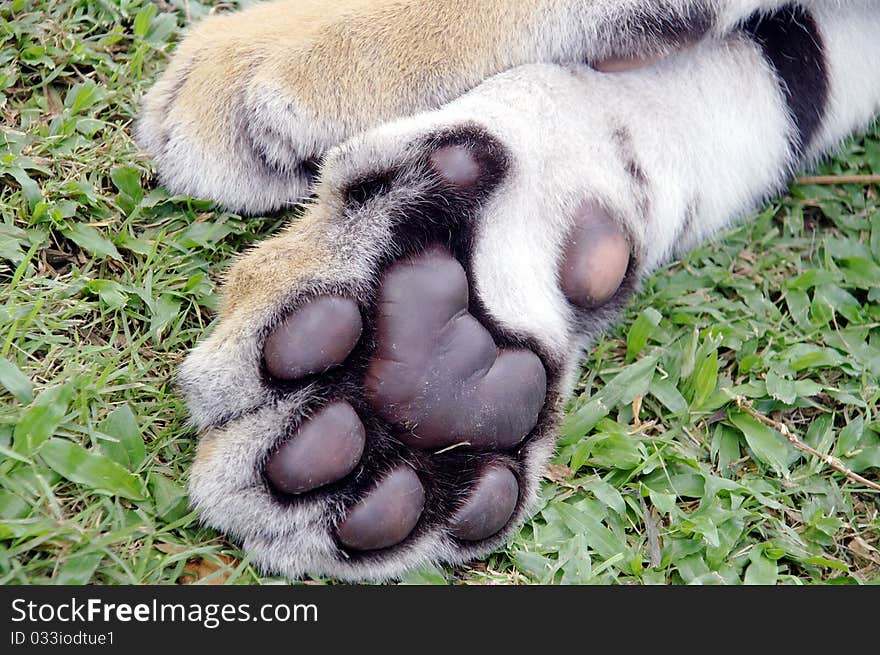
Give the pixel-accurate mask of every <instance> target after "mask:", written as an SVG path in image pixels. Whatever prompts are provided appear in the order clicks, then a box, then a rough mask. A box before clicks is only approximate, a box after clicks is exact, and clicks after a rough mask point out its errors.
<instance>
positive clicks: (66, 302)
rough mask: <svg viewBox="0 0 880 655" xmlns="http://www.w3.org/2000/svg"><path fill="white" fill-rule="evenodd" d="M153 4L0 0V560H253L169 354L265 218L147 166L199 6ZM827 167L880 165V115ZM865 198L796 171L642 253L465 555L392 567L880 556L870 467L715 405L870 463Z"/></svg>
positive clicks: (700, 565)
mask: <svg viewBox="0 0 880 655" xmlns="http://www.w3.org/2000/svg"><path fill="white" fill-rule="evenodd" d="M161 6H162V7H163V9H162V11H159V12H157V11H156V8H155V6H154V5H153V4H151V3H150V2H148V1H146V0H130V1H126V0H122V1H117V2H111V1H110V0H92V1H86V0H69V1H66V2H65V1H62V0H37V1H34V0H13V1H12V2H11V3H10V2H5V3H3V5H2V8H0V114H2V128H0V129H2V138H0V214H2V222H0V285H2V286H0V385H2V387H3V388H2V389H0V582H2V583H4V584H18V583H50V582H51V583H85V582H94V583H106V584H112V583H179V582H183V581H186V580H191V579H193V578H203V579H205V581H208V582H211V581H214V582H217V581H224V580H225V581H226V582H231V583H257V582H263V581H265V579H264V578H262V577H261V575H260V573H259V572H258V571H256V570H255V569H253V568H252V567H251V566H250V565H249V564H248V561H247V559H246V558H245V557H243V556H242V554H241V552H240V551H238V550H237V549H236V548H235V547H234V546H233V545H231V544H229V543H227V542H226V541H225V540H224V539H223V538H222V537H220V536H219V535H217V534H215V533H214V532H212V531H209V530H205V529H202V528H200V527H199V526H198V523H197V521H196V520H195V518H194V516H193V515H192V514H191V513H189V511H188V508H187V500H186V494H185V479H186V474H187V470H188V467H189V464H190V462H191V460H192V457H193V451H194V435H193V433H192V431H191V430H190V429H189V428H188V427H187V426H186V423H185V420H186V418H185V416H186V415H185V411H184V407H183V405H182V403H181V400H180V398H179V397H178V396H177V394H176V393H175V390H174V387H173V382H172V380H173V374H174V370H175V368H176V367H177V365H178V364H179V363H180V361H181V358H182V357H183V355H184V353H185V352H186V351H187V349H188V348H189V347H191V346H192V345H193V344H194V343H195V341H196V340H197V339H198V338H199V336H200V335H202V334H203V333H204V332H205V331H206V329H207V328H208V327H209V325H210V322H211V320H212V319H213V317H214V298H215V296H214V292H215V290H216V285H217V277H218V274H219V273H220V272H221V271H222V270H223V268H224V267H225V266H226V265H227V264H228V263H229V261H230V260H231V259H232V258H233V257H234V255H235V253H236V252H238V251H240V250H241V249H242V248H243V247H245V246H246V245H247V244H251V243H254V242H256V241H258V240H259V239H260V238H261V237H263V236H265V235H267V234H269V233H271V232H272V231H273V230H275V229H276V228H277V227H278V225H279V224H280V222H281V220H280V219H277V218H274V219H263V220H247V221H245V220H242V219H241V218H240V217H238V216H235V215H233V214H228V213H222V212H218V211H216V210H214V209H213V208H212V206H211V205H210V204H207V203H204V202H197V201H193V200H190V199H187V198H169V197H168V195H167V194H166V193H165V192H164V191H163V190H162V189H159V188H156V186H155V182H154V181H153V180H152V177H151V171H150V165H149V162H148V161H146V160H145V159H144V158H143V157H141V156H139V155H138V154H137V150H136V148H135V146H134V145H133V143H132V140H131V135H130V134H131V131H130V127H131V121H132V118H133V116H134V113H135V99H136V97H137V96H138V94H139V92H140V91H141V90H142V89H144V88H145V87H146V86H147V85H148V84H149V82H150V80H152V79H154V78H155V76H156V75H157V73H158V71H159V70H161V68H162V67H163V66H164V64H165V62H166V60H167V53H168V52H169V50H170V49H171V45H172V43H173V41H174V40H175V39H176V37H177V34H178V33H179V30H180V29H181V28H182V26H183V25H184V24H185V23H186V20H187V19H186V15H185V12H184V8H188V11H189V16H190V17H191V18H192V19H193V20H195V19H197V18H198V17H199V16H201V15H203V14H204V13H205V12H206V11H207V9H206V7H205V6H203V5H202V4H200V3H198V2H196V1H195V0H190V1H189V2H184V0H173V2H172V5H167V4H165V3H162V5H161ZM174 6H177V7H179V8H180V9H179V11H177V12H176V13H175V12H173V8H174ZM823 172H824V173H828V174H838V173H880V134H878V132H877V131H873V132H872V133H871V134H869V135H868V136H867V137H865V138H864V139H861V140H855V141H853V142H851V143H849V144H848V145H847V146H846V147H845V148H844V149H843V151H842V152H841V154H840V155H839V156H838V157H837V158H836V159H835V160H834V161H833V162H832V163H830V164H828V165H826V166H825V167H824V169H823ZM706 183H707V184H711V183H712V181H711V180H706ZM878 205H880V201H878V187H877V186H876V185H875V186H870V185H861V186H859V185H836V186H799V187H794V188H793V189H792V190H791V192H790V194H789V195H787V196H786V197H784V198H781V199H779V200H777V201H776V202H775V203H774V204H773V205H772V206H770V207H768V208H767V209H766V210H765V211H763V212H761V213H760V215H758V216H757V217H755V219H754V220H752V221H750V222H749V224H748V225H747V226H746V227H744V228H742V229H740V230H738V231H736V232H734V233H732V234H729V235H727V236H725V237H724V238H723V240H719V241H718V242H717V243H715V244H713V245H709V246H706V247H704V248H701V249H699V250H697V251H694V252H692V253H691V254H690V255H689V256H688V257H687V259H685V260H684V261H683V262H679V263H677V264H674V265H672V266H670V267H668V268H666V269H665V270H662V271H660V272H658V273H657V274H656V275H655V276H654V277H653V278H651V279H650V280H649V281H648V282H647V284H646V286H645V288H644V290H643V291H642V292H641V293H640V294H639V295H638V296H637V297H636V298H635V299H634V301H633V302H632V303H631V304H630V306H629V310H628V312H627V316H626V319H625V320H624V321H623V322H622V323H621V325H620V326H619V327H618V328H617V329H616V330H615V331H614V332H613V333H612V334H610V335H609V336H607V337H606V338H605V339H603V340H602V341H601V342H600V343H599V344H598V345H597V347H596V348H595V349H594V350H593V352H592V354H591V355H590V356H589V357H588V358H587V360H586V361H585V363H584V374H583V377H582V380H581V385H580V388H579V391H578V394H577V397H576V399H575V400H574V401H573V402H572V407H571V409H570V411H569V413H568V417H567V419H566V422H565V424H564V426H563V428H562V440H561V446H560V449H559V454H558V457H557V458H556V460H555V466H554V467H552V472H551V473H550V474H549V477H550V478H552V480H548V481H547V483H546V484H545V485H544V487H543V490H542V494H541V496H542V499H543V503H542V504H543V507H542V508H541V510H540V511H539V512H538V513H537V515H536V516H535V518H534V519H533V520H532V521H531V522H530V523H529V524H528V525H527V526H526V527H525V528H524V529H523V531H522V533H521V534H520V535H519V536H517V537H516V538H515V539H514V540H513V542H512V543H511V544H510V546H509V547H508V548H507V549H506V550H504V551H501V552H498V553H496V554H494V555H492V556H490V557H489V558H487V559H486V560H484V561H483V562H478V563H476V564H474V565H473V566H471V567H469V568H461V569H457V570H454V571H451V570H444V571H440V570H434V569H431V570H426V571H423V572H421V573H419V574H417V575H414V576H411V578H410V581H413V582H440V583H451V582H461V581H464V582H471V583H480V582H522V583H526V582H598V583H610V582H621V583H633V582H636V583H682V582H686V583H691V582H697V583H700V582H701V583H716V582H722V583H738V582H763V583H771V582H780V583H795V584H799V583H816V582H833V583H861V582H869V581H877V580H878V579H880V512H878V509H880V503H878V493H877V492H874V491H871V490H870V489H868V488H867V487H865V486H863V485H860V484H857V483H853V482H851V481H849V480H847V479H846V477H844V475H842V474H840V473H837V472H834V471H833V470H831V469H830V468H829V467H828V466H827V465H826V464H825V463H823V462H821V461H820V460H819V459H818V458H816V457H813V456H808V455H804V454H802V453H801V452H799V451H796V450H795V449H794V448H792V447H791V446H789V445H787V444H786V442H785V441H784V440H783V438H782V437H781V436H780V434H779V433H778V432H777V431H776V430H775V429H773V428H770V427H766V426H764V425H763V424H761V423H759V422H758V421H757V420H756V419H755V418H754V417H753V414H752V413H749V412H748V411H747V410H746V409H741V408H740V407H739V406H738V404H737V399H745V401H744V402H745V403H746V404H747V407H750V408H753V412H754V413H757V414H760V415H762V416H766V417H771V418H772V420H774V421H776V422H778V423H780V424H784V425H786V426H787V427H788V428H789V429H790V430H791V431H792V432H793V433H795V434H796V435H798V437H799V438H800V439H802V440H803V441H804V442H805V443H807V444H809V445H811V446H813V447H814V448H816V449H817V450H818V451H820V452H822V453H829V454H833V455H834V456H836V457H839V458H841V460H842V461H843V462H844V463H845V464H846V466H848V467H850V468H851V469H852V470H853V471H855V472H859V473H862V474H864V475H865V476H866V477H868V478H873V479H876V478H877V469H878V468H880V420H878V417H877V411H878V398H880V388H878V387H880V385H878V376H880V329H878V326H880V209H878ZM636 410H638V412H637V417H636V416H634V413H635V412H636ZM206 576H207V577H206Z"/></svg>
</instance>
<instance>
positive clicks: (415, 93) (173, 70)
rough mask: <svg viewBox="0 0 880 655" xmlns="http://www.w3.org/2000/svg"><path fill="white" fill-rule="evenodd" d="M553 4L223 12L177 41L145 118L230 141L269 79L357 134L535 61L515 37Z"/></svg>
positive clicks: (429, 1) (206, 139)
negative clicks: (237, 116)
mask: <svg viewBox="0 0 880 655" xmlns="http://www.w3.org/2000/svg"><path fill="white" fill-rule="evenodd" d="M545 3H546V0H534V1H532V2H510V1H509V0H481V1H480V2H471V1H469V0H343V1H339V2H333V3H328V2H324V1H322V0H280V1H276V2H266V3H260V4H257V5H255V6H253V7H250V8H249V9H246V10H244V11H241V12H237V13H235V14H228V15H218V16H212V17H210V18H208V19H206V20H203V21H202V22H200V23H199V24H197V25H196V26H194V27H193V28H192V29H191V30H190V31H189V33H188V35H187V36H186V38H185V39H184V40H183V41H182V42H181V44H180V45H179V46H178V48H177V51H176V53H175V55H174V57H173V58H172V62H171V64H170V66H169V67H168V70H167V71H166V72H165V74H164V75H163V77H162V79H161V80H160V81H159V82H158V83H157V84H156V85H155V86H154V87H153V88H152V90H151V91H150V93H149V94H148V95H147V96H146V98H145V101H144V113H145V114H157V113H161V114H162V115H161V116H159V117H158V118H160V119H161V120H162V121H165V120H172V121H177V122H180V123H182V124H184V125H186V126H187V128H188V130H190V134H191V136H193V137H194V138H197V139H198V140H199V141H201V142H202V143H204V144H208V145H212V146H222V145H224V144H223V140H224V139H225V138H226V137H227V136H228V135H229V134H230V133H231V130H230V129H229V126H228V125H227V123H228V122H229V120H230V117H231V113H232V112H231V110H232V109H233V108H234V106H235V104H236V102H237V98H236V96H237V95H239V94H240V93H241V91H242V89H243V88H244V87H245V86H246V85H249V84H260V83H262V84H265V85H267V86H269V87H270V88H273V89H277V90H278V91H279V92H280V93H282V94H283V95H285V96H288V97H289V98H290V99H291V100H293V101H295V102H296V105H297V108H298V109H299V110H301V111H302V112H304V113H305V114H306V115H307V116H310V117H315V118H316V117H321V118H322V119H324V120H328V119H332V120H333V121H334V122H335V123H338V124H340V125H343V126H344V127H345V128H346V131H347V132H348V133H354V132H358V131H361V130H362V129H363V128H365V127H367V126H370V125H374V124H376V123H378V122H381V121H383V120H386V119H388V118H390V117H392V116H397V115H400V114H404V113H411V112H413V111H416V110H418V109H422V108H425V106H426V105H428V104H440V103H441V102H444V101H446V100H448V99H449V98H451V97H455V96H457V95H459V94H460V93H461V92H462V91H464V90H466V89H467V88H469V87H472V86H475V85H476V84H478V83H479V82H480V81H482V80H483V79H485V78H486V77H487V76H489V75H491V74H492V73H493V72H496V71H498V70H501V69H503V68H507V67H509V66H511V65H515V64H516V63H519V62H520V60H525V59H526V58H527V57H525V56H521V57H518V56H517V54H518V50H521V48H517V47H516V44H515V43H513V42H512V41H513V39H514V37H516V36H518V35H521V34H522V33H523V31H524V30H525V29H527V27H528V20H529V16H531V15H535V13H536V12H539V11H541V7H540V5H542V4H545ZM437 26H443V27H439V28H438V27H437ZM524 54H525V53H523V55H524ZM360 62H369V67H366V65H365V64H360V65H359V63H360ZM172 95H173V97H172ZM426 101H428V102H426Z"/></svg>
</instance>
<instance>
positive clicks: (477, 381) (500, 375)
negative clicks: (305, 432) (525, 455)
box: [366, 248, 547, 449]
mask: <svg viewBox="0 0 880 655" xmlns="http://www.w3.org/2000/svg"><path fill="white" fill-rule="evenodd" d="M376 329H377V341H378V345H377V347H376V351H375V353H374V356H373V359H372V361H371V362H370V366H369V370H368V373H367V380H366V392H367V398H368V399H369V401H370V403H371V404H372V405H373V407H374V408H375V409H376V411H377V412H378V413H379V414H380V415H381V416H382V417H383V418H385V419H386V420H388V421H391V422H392V423H395V424H397V425H399V426H401V427H403V428H405V429H404V431H403V432H402V433H401V434H400V437H399V438H400V439H401V440H402V441H403V442H404V443H406V444H407V445H409V446H412V447H415V448H447V447H449V446H453V445H457V444H467V445H470V446H472V447H474V448H501V449H506V448H511V447H513V446H515V445H516V444H518V443H519V442H520V441H522V440H523V439H524V438H525V437H526V436H527V435H528V434H529V432H531V430H532V428H534V427H535V425H536V424H537V422H538V415H539V413H540V411H541V407H542V406H543V405H544V398H545V396H546V392H547V376H546V373H545V371H544V366H543V364H542V363H541V360H540V359H539V358H538V357H537V355H535V354H534V353H533V352H531V351H528V350H499V349H498V348H497V347H496V345H495V342H494V341H493V339H492V336H491V335H490V334H489V332H488V331H487V330H486V328H485V327H483V326H482V325H481V324H480V323H479V322H478V321H477V319H476V318H474V317H473V316H472V315H471V314H470V313H468V283H467V277H466V276H465V272H464V269H463V268H462V267H461V265H460V264H459V263H458V262H457V261H456V260H455V259H453V258H452V256H451V255H449V254H448V253H447V252H445V251H444V250H442V249H440V248H434V249H431V250H429V251H427V252H425V253H423V254H422V255H420V256H418V257H416V258H413V259H409V260H404V261H401V262H398V263H396V264H394V265H393V266H392V267H391V268H390V269H389V270H388V271H387V273H386V274H385V277H384V279H383V282H382V286H381V289H380V294H379V301H378V305H377V320H376Z"/></svg>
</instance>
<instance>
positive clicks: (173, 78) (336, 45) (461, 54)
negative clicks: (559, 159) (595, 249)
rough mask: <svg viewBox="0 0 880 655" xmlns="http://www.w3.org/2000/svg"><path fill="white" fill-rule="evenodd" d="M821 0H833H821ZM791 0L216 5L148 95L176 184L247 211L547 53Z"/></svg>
mask: <svg viewBox="0 0 880 655" xmlns="http://www.w3.org/2000/svg"><path fill="white" fill-rule="evenodd" d="M814 2H815V3H816V4H818V5H823V4H825V5H828V4H829V3H830V4H836V0H814ZM782 5H784V2H782V1H781V0H708V1H702V2H701V1H698V0H653V1H652V2H644V1H643V0H528V1H523V2H521V1H517V2H510V1H509V0H481V1H480V2H472V1H471V0H340V1H339V2H333V3H326V2H323V1H322V0H276V1H274V2H264V3H258V4H257V5H255V6H253V7H251V8H249V9H247V10H245V11H242V12H239V13H235V14H230V15H220V16H214V17H211V18H209V19H207V20H205V21H203V22H202V23H201V24H198V25H196V26H195V27H194V28H193V29H192V30H191V31H190V33H189V35H188V36H187V37H186V38H185V39H184V41H183V42H182V43H181V44H180V46H179V47H178V49H177V52H176V54H175V56H174V58H173V60H172V62H171V65H170V66H169V67H168V70H167V71H166V73H165V75H164V76H163V77H162V78H161V79H160V80H159V81H158V82H157V83H156V84H155V86H154V87H153V88H152V89H151V90H150V92H149V93H148V94H147V96H146V97H145V98H144V101H143V110H142V112H141V116H140V119H139V121H138V123H137V138H138V141H139V143H140V144H141V145H142V147H143V148H144V149H145V150H146V151H147V152H148V153H149V154H151V155H152V157H153V158H154V160H155V162H156V167H157V170H158V173H159V177H160V180H161V181H162V183H163V184H164V185H165V186H166V187H167V188H168V189H169V190H171V191H172V192H174V193H184V194H190V195H194V196H198V197H204V198H209V199H212V200H216V201H217V202H219V203H220V204H222V205H224V206H225V207H227V208H229V209H232V210H235V211H241V212H245V213H250V214H253V213H260V212H268V211H273V210H276V209H279V208H284V207H288V206H290V205H291V204H293V203H296V202H298V201H301V200H302V199H303V198H305V197H307V196H308V195H309V187H310V185H311V183H312V181H313V178H314V172H315V170H316V168H317V163H318V162H319V161H320V159H321V157H322V156H323V154H324V152H326V151H327V150H328V149H329V148H331V147H332V146H334V145H336V144H338V143H341V142H342V141H344V140H345V139H347V138H349V137H351V136H353V135H355V134H358V133H360V132H363V131H365V130H366V129H369V128H371V127H374V126H376V125H379V124H381V123H382V122H385V121H388V120H390V119H393V118H397V117H400V116H405V115H409V114H412V113H415V112H417V111H422V110H426V109H435V108H437V107H439V106H440V105H441V104H443V103H445V102H448V101H450V100H452V99H454V98H456V97H458V96H460V95H461V94H462V93H464V92H465V91H467V90H468V89H471V88H473V87H475V86H476V85H477V84H479V83H480V82H482V81H483V80H484V79H486V78H488V77H490V76H491V75H492V74H494V73H498V72H501V71H503V70H507V69H509V68H512V67H514V66H517V65H521V64H527V63H538V62H551V63H583V62H586V63H589V64H594V65H598V66H601V65H602V64H603V62H606V63H607V62H611V61H617V60H620V59H627V58H631V57H639V58H654V57H661V56H664V55H666V54H668V53H669V52H673V51H675V50H677V49H680V48H682V47H686V46H688V45H690V44H693V43H696V42H698V41H699V40H700V39H702V38H705V37H707V36H715V37H717V36H722V35H725V34H729V33H730V32H731V31H733V30H736V29H738V28H739V26H740V25H742V23H743V22H744V21H746V20H749V19H750V17H752V16H754V15H755V14H756V12H765V11H769V10H772V9H775V8H778V7H780V6H782Z"/></svg>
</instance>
